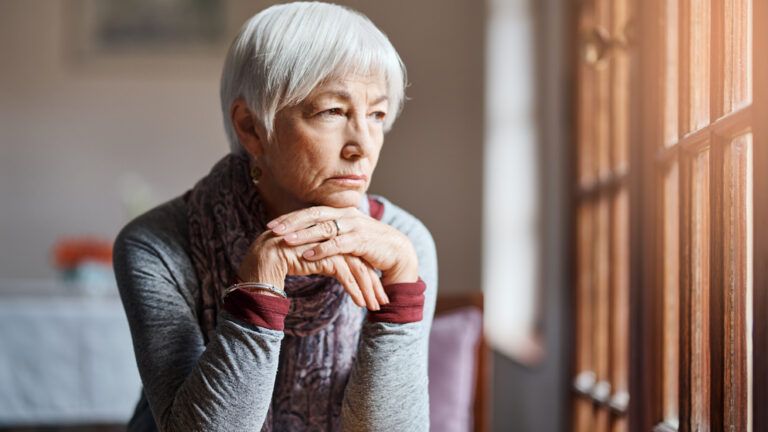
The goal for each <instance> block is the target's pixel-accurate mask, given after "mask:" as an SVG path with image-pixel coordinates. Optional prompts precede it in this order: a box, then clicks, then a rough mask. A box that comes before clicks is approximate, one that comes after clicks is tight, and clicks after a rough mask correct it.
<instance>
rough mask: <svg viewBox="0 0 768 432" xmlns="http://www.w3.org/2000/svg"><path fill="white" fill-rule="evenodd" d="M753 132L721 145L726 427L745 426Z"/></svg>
mask: <svg viewBox="0 0 768 432" xmlns="http://www.w3.org/2000/svg"><path fill="white" fill-rule="evenodd" d="M751 161H752V135H751V134H746V135H742V136H740V137H738V138H736V139H735V140H733V141H732V142H731V143H730V145H728V146H726V149H725V154H724V167H723V168H724V171H723V179H724V181H725V184H724V194H723V211H724V212H725V215H724V216H725V217H724V222H725V226H724V227H723V228H724V234H725V236H724V238H725V249H724V254H725V255H724V258H725V274H724V277H725V281H724V282H725V283H724V288H725V292H724V299H723V300H724V302H723V303H724V305H725V313H724V320H725V322H724V324H725V326H724V327H725V343H724V353H723V354H724V359H723V360H724V370H725V374H726V376H725V377H724V378H725V380H724V381H725V389H724V390H725V394H724V397H723V400H724V402H725V406H724V416H723V417H724V419H725V428H726V430H744V431H746V430H750V429H751V428H749V427H748V426H747V424H748V419H747V417H748V411H749V410H748V409H747V408H748V407H747V406H745V404H744V402H743V401H747V400H749V399H748V393H749V387H750V382H751V374H750V372H749V369H751V367H750V366H749V365H748V360H747V359H748V358H751V353H750V354H749V355H748V351H750V350H749V349H748V345H749V344H750V342H751V338H750V337H749V335H750V334H751V331H749V330H748V328H747V327H749V326H751V322H749V321H751V320H749V317H750V316H751V311H752V304H751V301H749V299H748V298H749V297H751V291H752V287H751V285H752V283H751V274H752V271H751V267H752V247H751V246H752V245H751V239H752V237H751V231H752V229H751V225H752V199H751V189H752V172H751Z"/></svg>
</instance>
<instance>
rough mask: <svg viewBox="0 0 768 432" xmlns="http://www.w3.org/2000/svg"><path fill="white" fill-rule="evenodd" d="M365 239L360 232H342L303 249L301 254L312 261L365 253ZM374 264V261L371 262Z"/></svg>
mask: <svg viewBox="0 0 768 432" xmlns="http://www.w3.org/2000/svg"><path fill="white" fill-rule="evenodd" d="M365 246H366V239H365V238H362V235H361V233H357V232H354V233H350V234H343V235H339V236H336V237H333V238H330V239H328V240H326V241H324V242H322V243H320V244H318V245H316V246H314V247H311V248H309V249H307V250H305V251H304V252H303V253H302V254H301V256H303V257H304V258H305V259H307V260H310V261H314V260H319V259H323V258H327V257H329V256H334V255H345V254H346V255H355V256H362V255H364V254H365ZM373 264H376V263H373Z"/></svg>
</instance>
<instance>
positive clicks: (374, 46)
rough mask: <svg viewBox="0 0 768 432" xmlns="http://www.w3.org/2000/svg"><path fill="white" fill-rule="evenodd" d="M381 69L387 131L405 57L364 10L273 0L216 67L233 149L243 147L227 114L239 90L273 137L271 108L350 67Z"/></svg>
mask: <svg viewBox="0 0 768 432" xmlns="http://www.w3.org/2000/svg"><path fill="white" fill-rule="evenodd" d="M374 73H375V74H382V75H383V77H384V78H385V79H386V82H387V98H388V100H389V106H390V112H389V113H387V116H386V117H385V121H384V131H385V132H386V131H389V129H390V128H391V127H392V124H393V123H394V121H395V119H396V118H397V116H398V114H399V113H400V111H401V110H402V107H403V102H404V99H405V94H404V92H405V86H406V82H407V77H406V70H405V65H404V64H403V61H402V60H401V59H400V56H399V55H398V54H397V51H395V48H394V47H393V46H392V44H391V43H390V41H389V39H388V38H387V37H386V36H385V35H384V33H382V32H381V30H379V29H378V28H377V27H376V26H375V25H374V24H373V23H372V22H371V21H370V20H369V19H368V18H367V17H366V16H365V15H363V14H361V13H359V12H357V11H354V10H352V9H349V8H346V7H343V6H339V5H335V4H329V3H320V2H296V3H287V4H281V5H275V6H271V7H269V8H267V9H264V10H263V11H261V12H259V13H258V14H256V15H254V16H253V17H251V18H250V19H249V20H248V21H246V22H245V24H243V26H242V28H241V29H240V32H239V34H238V35H237V37H236V38H235V40H234V41H233V42H232V45H231V46H230V48H229V52H228V53H227V58H226V61H225V62H224V69H223V71H222V74H221V88H220V95H221V111H222V114H223V115H224V128H225V130H226V132H227V138H228V139H229V146H230V149H231V151H232V152H243V151H244V149H243V148H242V146H241V145H240V141H239V139H238V137H237V134H236V133H235V129H234V127H233V125H232V119H231V113H230V110H231V107H232V103H233V102H234V101H235V100H236V99H237V98H240V97H242V98H244V100H245V102H246V104H247V106H248V108H249V109H250V110H251V111H252V112H253V113H254V114H255V115H256V117H258V118H259V120H260V121H261V122H262V126H263V127H264V129H265V130H266V131H267V137H266V139H267V141H271V139H272V134H273V131H274V121H275V116H276V114H277V112H278V111H280V110H281V109H283V108H285V107H288V106H292V105H295V104H298V103H300V102H301V101H303V100H304V99H306V98H307V97H308V96H309V94H310V93H311V92H312V90H314V89H315V88H316V87H317V86H318V85H320V84H321V83H323V82H324V81H326V80H329V79H333V78H339V77H343V76H345V75H347V74H361V75H368V74H374Z"/></svg>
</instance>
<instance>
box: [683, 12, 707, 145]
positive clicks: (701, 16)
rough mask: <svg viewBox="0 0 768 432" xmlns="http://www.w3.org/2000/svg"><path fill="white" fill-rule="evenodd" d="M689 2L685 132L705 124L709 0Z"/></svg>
mask: <svg viewBox="0 0 768 432" xmlns="http://www.w3.org/2000/svg"><path fill="white" fill-rule="evenodd" d="M687 1H688V2H689V5H690V7H689V9H688V11H689V16H688V20H689V23H690V30H689V31H690V35H689V51H688V55H689V65H690V66H689V67H690V71H689V82H688V91H689V94H690V120H689V122H688V131H694V130H698V129H701V128H702V127H704V126H706V125H708V124H709V75H710V74H709V62H710V47H711V44H710V27H711V22H710V0H687Z"/></svg>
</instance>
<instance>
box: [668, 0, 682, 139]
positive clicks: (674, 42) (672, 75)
mask: <svg viewBox="0 0 768 432" xmlns="http://www.w3.org/2000/svg"><path fill="white" fill-rule="evenodd" d="M678 8H679V0H667V1H666V8H665V12H666V17H665V20H664V29H665V33H666V35H665V36H666V37H665V41H666V44H665V51H666V53H665V54H666V55H665V58H664V60H665V64H666V67H665V68H664V99H665V102H664V144H666V145H672V144H675V143H676V142H677V140H678V137H679V136H678V124H677V122H678V109H679V105H678V102H679V97H680V95H679V93H678V91H677V89H678V87H677V86H678V83H679V81H680V71H679V66H678V58H679V57H680V45H679V43H678V39H679V37H678V34H679V32H680V27H679V24H678V23H679V21H680V18H679V11H678Z"/></svg>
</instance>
